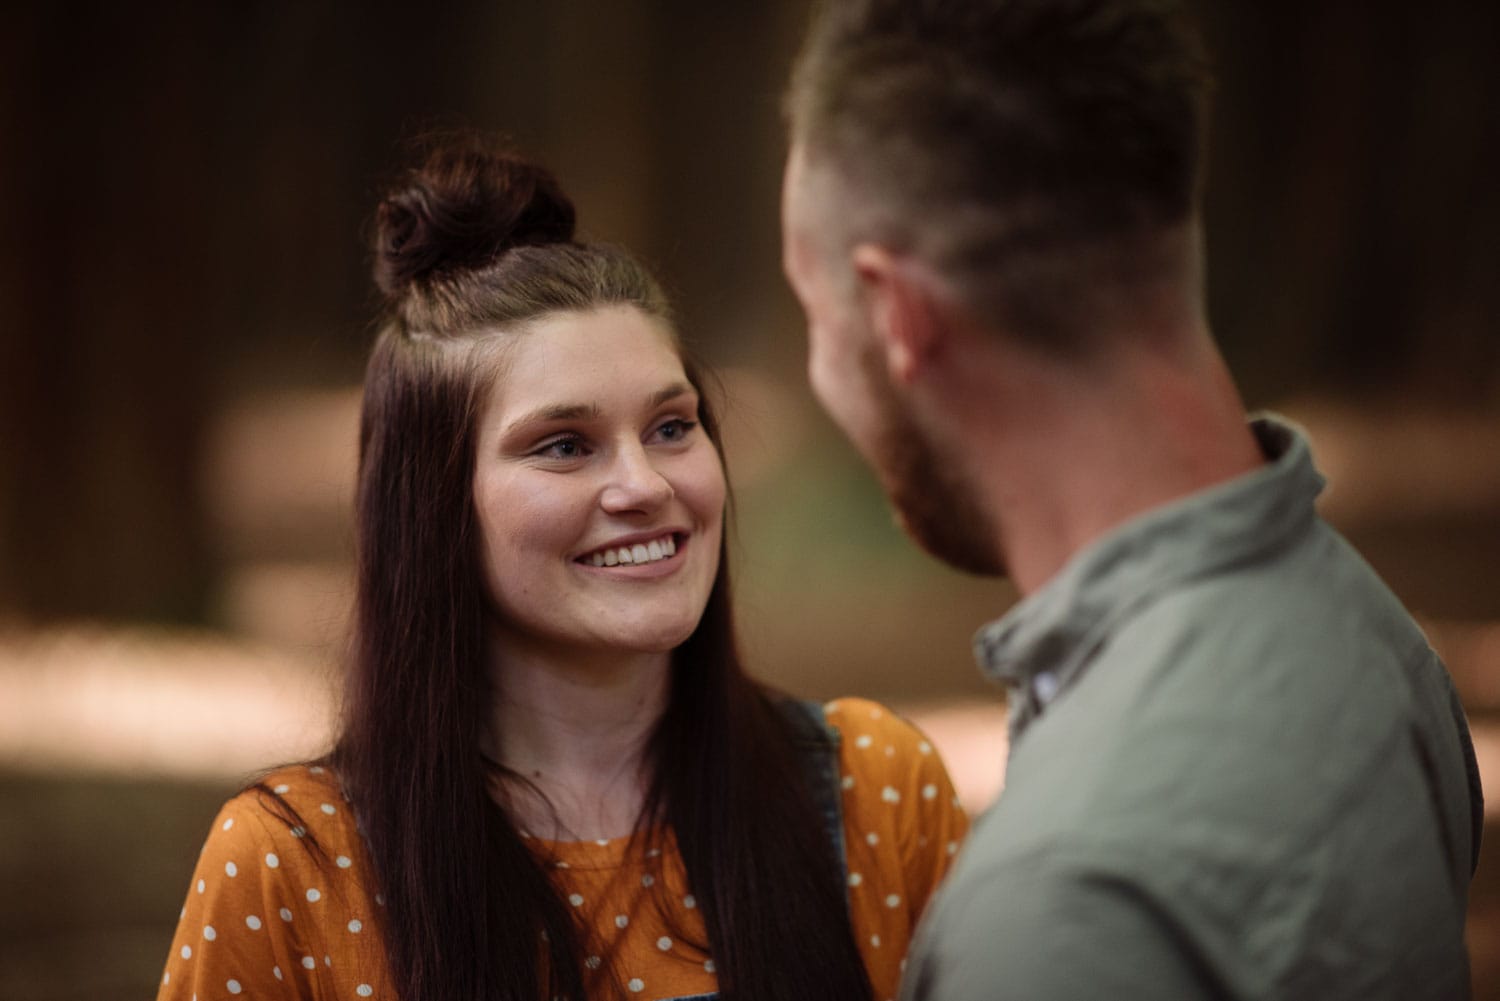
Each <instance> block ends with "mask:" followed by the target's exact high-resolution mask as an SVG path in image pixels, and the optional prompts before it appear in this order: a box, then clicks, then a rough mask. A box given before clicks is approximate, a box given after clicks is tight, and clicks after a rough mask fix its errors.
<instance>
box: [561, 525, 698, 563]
mask: <svg viewBox="0 0 1500 1001" xmlns="http://www.w3.org/2000/svg"><path fill="white" fill-rule="evenodd" d="M675 555H677V537H676V534H675V533H672V532H668V533H666V534H665V535H663V536H662V537H661V538H659V539H651V540H650V541H649V542H637V543H634V544H632V545H628V546H610V547H608V548H605V549H596V550H594V551H593V552H592V553H585V554H584V555H583V556H580V557H578V562H579V563H588V564H591V565H593V566H596V567H613V566H620V565H621V564H624V565H626V566H631V565H636V564H641V563H656V562H658V561H660V560H665V559H671V558H672V557H673V556H675Z"/></svg>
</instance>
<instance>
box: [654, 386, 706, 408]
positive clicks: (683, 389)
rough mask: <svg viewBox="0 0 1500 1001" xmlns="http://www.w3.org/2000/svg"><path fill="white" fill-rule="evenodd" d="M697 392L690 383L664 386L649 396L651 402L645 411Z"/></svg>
mask: <svg viewBox="0 0 1500 1001" xmlns="http://www.w3.org/2000/svg"><path fill="white" fill-rule="evenodd" d="M694 392H697V390H695V389H694V388H693V386H692V384H691V383H687V382H674V383H672V384H671V385H670V386H664V387H662V388H661V389H658V390H657V391H656V392H654V393H652V394H651V402H650V403H648V404H647V406H646V409H647V410H655V409H656V408H657V407H659V406H661V405H662V404H663V403H666V402H667V401H668V400H675V399H677V397H679V396H687V395H689V394H690V393H694Z"/></svg>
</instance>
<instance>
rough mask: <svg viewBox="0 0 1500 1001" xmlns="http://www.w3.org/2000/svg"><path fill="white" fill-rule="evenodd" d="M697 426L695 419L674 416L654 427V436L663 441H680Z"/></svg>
mask: <svg viewBox="0 0 1500 1001" xmlns="http://www.w3.org/2000/svg"><path fill="white" fill-rule="evenodd" d="M697 426H698V422H697V421H689V420H684V419H682V418H680V417H674V418H673V419H672V420H669V421H667V422H666V423H665V424H662V425H661V426H660V427H658V428H657V429H656V436H657V437H658V438H660V439H662V440H663V441H681V440H682V439H683V438H686V437H687V436H688V433H689V432H690V431H692V430H693V428H695V427H697Z"/></svg>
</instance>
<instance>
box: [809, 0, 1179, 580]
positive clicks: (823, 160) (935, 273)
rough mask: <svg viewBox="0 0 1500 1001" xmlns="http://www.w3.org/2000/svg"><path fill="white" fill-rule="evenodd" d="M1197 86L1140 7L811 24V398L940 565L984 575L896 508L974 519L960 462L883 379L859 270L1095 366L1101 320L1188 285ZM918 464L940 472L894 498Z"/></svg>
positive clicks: (878, 3) (917, 11)
mask: <svg viewBox="0 0 1500 1001" xmlns="http://www.w3.org/2000/svg"><path fill="white" fill-rule="evenodd" d="M1206 89H1207V73H1206V68H1205V60H1204V57H1203V53H1202V49H1201V46H1200V44H1199V42H1198V39H1197V36H1196V35H1195V34H1194V32H1193V31H1192V29H1191V27H1190V26H1189V24H1188V23H1187V20H1186V18H1185V17H1184V15H1183V14H1182V12H1181V11H1180V10H1179V9H1178V8H1177V6H1176V5H1174V4H1170V3H1164V2H1156V0H964V2H962V3H955V2H952V0H828V2H825V3H824V4H823V6H822V7H821V8H820V9H819V11H818V13H817V15H815V20H814V23H813V26H812V28H811V30H810V32H809V35H808V38H807V41H806V43H805V45H804V47H803V50H802V53H801V55H800V56H799V58H798V61H797V64H796V67H795V70H794V74H793V78H792V83H791V87H790V90H789V93H788V97H787V106H788V115H789V119H790V125H791V147H792V148H791V156H790V159H789V162H788V169H787V178H786V190H785V192H784V201H783V222H784V226H785V257H786V260H785V263H786V269H787V273H788V277H789V278H790V280H791V282H792V285H793V287H794V289H795V290H796V292H797V294H798V297H799V298H800V299H801V300H802V302H803V305H804V307H805V308H806V310H807V313H808V319H809V338H810V342H811V345H810V346H811V352H810V363H809V367H810V374H811V376H812V380H813V384H814V388H815V389H816V390H817V392H818V395H819V397H820V399H821V400H822V401H823V403H824V404H825V406H827V407H828V409H829V410H830V412H831V413H832V415H833V416H834V418H835V420H836V421H837V422H838V423H839V424H840V425H841V426H842V427H843V428H844V430H845V431H846V432H847V433H848V434H849V435H850V437H851V438H852V439H853V440H854V442H855V444H856V446H857V447H859V449H860V451H861V452H863V453H864V454H865V456H866V458H867V459H869V460H870V461H871V462H872V464H873V465H874V466H875V467H876V469H877V471H878V472H880V474H881V477H882V480H883V481H884V482H885V485H886V487H887V489H888V491H889V492H890V493H891V494H892V496H893V498H894V499H896V501H897V505H898V508H900V510H901V513H902V514H903V516H904V517H905V520H906V521H907V523H908V527H910V528H911V529H912V531H913V534H914V535H916V536H917V538H918V540H919V541H921V542H923V543H924V545H926V546H927V548H929V549H930V550H932V551H933V552H934V553H935V554H936V555H939V556H942V557H943V558H945V559H948V560H950V561H951V562H955V563H958V564H959V565H961V566H966V567H969V568H971V569H992V568H993V567H992V566H990V564H992V563H993V562H994V559H993V558H992V557H991V558H985V559H980V558H977V557H976V556H975V555H974V554H973V553H967V554H965V553H955V552H953V550H954V548H955V547H954V546H953V545H949V544H947V543H945V542H944V541H943V540H942V539H941V538H936V539H935V538H934V537H935V536H942V535H944V534H954V535H956V534H957V532H956V531H955V532H951V533H944V532H940V531H939V532H935V531H933V529H932V526H930V525H928V526H924V525H923V524H922V520H923V519H922V518H921V515H920V512H917V511H914V510H913V509H912V508H911V507H910V506H909V505H910V503H911V501H910V498H913V497H917V496H921V495H924V494H925V495H926V496H927V497H928V498H929V500H931V499H932V495H933V494H934V492H937V493H939V494H942V493H946V494H947V496H941V497H938V498H937V500H936V502H934V503H929V505H928V506H929V507H935V508H938V509H941V510H947V511H950V512H953V511H961V510H967V511H971V512H974V513H975V517H976V518H978V519H979V521H981V522H982V521H983V518H982V517H980V516H979V515H978V507H979V505H978V504H977V503H975V501H974V499H973V498H972V496H969V495H968V494H969V491H967V488H966V487H965V485H964V474H963V472H962V469H963V463H962V462H957V461H952V460H956V459H957V458H958V457H957V456H952V455H947V454H945V449H944V448H943V444H942V442H941V441H934V440H933V436H932V435H931V434H929V433H926V432H925V431H924V429H923V428H922V426H921V421H920V420H919V419H918V415H914V414H912V413H910V412H909V408H908V407H907V406H906V404H905V402H904V400H903V399H902V393H901V391H900V387H899V386H896V385H893V384H892V382H891V378H890V375H889V366H888V364H886V357H885V352H884V351H882V349H881V346H880V338H879V337H878V336H877V335H876V333H875V328H878V327H880V326H881V325H882V324H883V323H885V322H887V321H889V320H890V319H891V316H890V312H891V311H890V309H889V303H890V301H891V300H890V299H889V297H885V296H879V295H872V276H876V277H875V278H874V279H873V280H875V281H878V280H879V276H880V275H885V276H891V275H895V276H897V280H898V281H900V282H903V283H904V282H905V281H906V279H908V278H910V279H911V285H910V287H912V288H918V289H921V288H925V289H927V290H928V291H930V292H931V293H932V294H933V296H934V297H936V298H938V299H941V300H943V301H944V302H945V304H946V306H947V307H948V308H950V309H952V310H956V311H957V312H959V313H961V314H963V315H964V316H966V317H968V318H969V319H970V320H971V321H972V322H973V323H974V324H976V325H978V326H980V327H983V328H984V329H985V330H986V331H987V332H989V333H990V334H991V335H992V336H994V337H996V338H1002V339H1005V340H1007V341H1010V342H1013V343H1016V344H1019V345H1022V346H1024V347H1025V348H1027V349H1028V350H1034V351H1037V352H1040V353H1041V354H1043V355H1046V356H1049V357H1055V358H1057V359H1059V360H1061V361H1066V360H1068V359H1077V358H1082V357H1087V356H1089V355H1091V354H1093V353H1095V352H1093V351H1092V350H1091V348H1092V347H1095V346H1097V342H1098V340H1099V338H1101V337H1104V336H1107V333H1106V332H1107V331H1108V330H1109V329H1110V328H1111V327H1112V326H1117V325H1118V324H1117V323H1115V322H1114V320H1113V318H1112V317H1111V315H1110V314H1111V312H1112V311H1114V312H1117V311H1119V310H1121V309H1122V308H1123V309H1129V308H1130V304H1131V302H1132V298H1133V297H1135V298H1142V297H1144V293H1142V292H1141V291H1140V290H1142V289H1146V288H1154V287H1157V286H1159V285H1160V284H1161V282H1162V281H1163V280H1164V278H1165V279H1166V280H1168V281H1176V280H1179V279H1180V278H1181V277H1182V276H1184V275H1185V274H1187V271H1186V270H1185V269H1184V266H1183V260H1184V255H1183V248H1184V247H1185V246H1188V245H1190V244H1191V241H1190V240H1189V241H1184V239H1183V232H1184V230H1185V229H1186V228H1190V227H1191V226H1192V225H1193V223H1194V222H1195V219H1196V207H1197V198H1198V189H1199V185H1200V172H1201V168H1200V151H1201V146H1202V143H1203V131H1204V126H1205V117H1206V105H1207V99H1206ZM866 265H869V266H866ZM898 299H899V297H898ZM872 358H873V359H874V360H872ZM903 457H904V458H903ZM918 469H924V470H926V471H927V472H929V473H931V472H933V471H935V470H937V471H940V470H948V471H949V473H948V474H947V475H946V476H945V477H944V478H943V479H942V480H941V482H938V483H934V482H930V481H929V482H925V483H911V482H902V480H903V479H904V478H906V477H908V476H910V475H914V474H915V473H916V472H917V470H918ZM903 498H906V499H905V500H903ZM983 527H984V526H983V525H969V526H967V527H965V528H964V531H966V532H968V533H969V534H970V535H971V536H972V535H973V534H974V533H975V531H976V530H982V529H983ZM979 534H981V535H983V534H985V533H984V532H982V531H980V532H979ZM969 548H970V549H972V548H974V547H973V546H972V545H971V546H970V547H969ZM990 549H991V551H992V550H993V547H990ZM981 564H984V566H981Z"/></svg>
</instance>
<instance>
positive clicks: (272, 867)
mask: <svg viewBox="0 0 1500 1001" xmlns="http://www.w3.org/2000/svg"><path fill="white" fill-rule="evenodd" d="M826 713H827V720H828V722H829V723H830V724H831V725H832V726H833V727H834V728H835V729H837V730H838V731H839V733H840V738H841V739H840V744H839V771H840V774H841V776H842V784H843V809H844V836H845V845H846V861H847V868H848V873H849V879H848V882H849V903H850V913H851V916H852V919H853V923H854V932H855V936H856V938H857V941H858V943H859V947H860V950H861V952H862V954H863V956H864V960H865V965H866V967H867V968H868V969H869V971H870V980H871V982H872V983H873V984H874V987H875V992H876V993H875V997H876V998H877V999H882V998H893V997H895V995H896V988H897V984H898V982H899V980H900V976H901V970H902V968H903V966H904V965H905V963H904V960H905V956H906V950H907V946H908V944H909V943H910V940H911V936H912V932H913V929H914V928H915V926H916V923H917V918H918V917H919V916H920V915H921V913H922V908H923V907H924V905H925V904H926V903H927V900H928V897H929V896H931V894H932V891H933V889H934V888H935V887H936V886H937V883H938V881H939V880H940V879H941V878H942V876H943V875H944V873H946V872H947V870H948V866H949V864H950V863H951V861H952V859H953V856H954V854H955V853H956V852H957V851H958V844H959V840H960V839H961V838H962V837H963V835H964V833H965V831H966V829H967V820H966V818H965V815H964V813H963V811H962V810H961V809H960V808H959V806H958V801H957V798H956V797H955V796H954V793H953V788H952V786H951V784H950V783H949V780H948V775H947V773H946V772H945V771H944V769H943V765H942V762H941V761H940V760H939V758H938V756H937V754H936V752H934V751H933V749H932V747H931V745H930V744H928V743H927V741H926V740H925V739H924V738H923V736H922V734H921V733H920V732H918V731H917V730H916V729H915V728H914V727H913V726H911V725H910V724H909V723H907V722H905V721H904V720H902V719H900V718H899V717H897V716H896V715H894V714H893V713H891V712H890V711H889V710H887V709H884V708H883V707H881V706H879V705H877V704H875V703H873V702H868V701H865V700H862V699H840V700H838V701H835V702H832V703H829V705H828V706H827V707H826ZM265 781H266V784H267V785H269V786H271V787H273V788H274V789H276V790H277V791H278V792H279V793H280V794H281V795H282V796H283V797H284V798H285V800H286V801H287V802H288V803H290V804H291V805H292V806H293V807H294V808H295V809H296V810H297V812H298V813H299V814H301V816H302V817H303V818H304V820H305V823H306V825H307V826H308V827H309V828H311V829H312V833H313V834H314V835H315V836H316V838H317V840H318V842H319V844H320V845H321V847H322V848H323V851H324V853H325V854H326V856H327V857H328V859H330V860H331V863H332V864H327V863H325V864H324V865H323V866H321V867H320V866H319V865H318V864H317V863H316V861H315V860H314V859H313V857H312V855H311V853H310V852H309V851H308V849H307V847H306V845H305V844H304V842H303V841H302V838H303V836H304V835H305V834H306V833H307V832H306V831H303V830H300V829H298V828H289V827H288V825H287V824H286V823H285V822H284V821H282V820H280V819H279V818H278V817H276V815H275V814H273V813H271V812H270V811H269V810H268V809H266V807H265V806H264V805H262V803H261V802H260V800H259V797H258V794H257V793H255V792H253V791H252V792H246V793H242V794H240V795H238V796H236V797H235V798H233V799H231V800H230V801H229V802H228V803H226V804H225V806H224V808H223V809H222V810H221V811H220V812H219V815H218V817H217V818H216V819H215V820H214V823H213V827H212V828H211V829H210V831H209V835H208V839H207V841H206V843H205V844H204V847H203V853H202V855H201V856H200V858H199V860H198V865H197V868H196V871H195V872H194V873H193V877H192V881H191V884H190V885H189V887H188V893H187V902H186V904H185V905H184V907H183V909H182V914H181V918H180V920H179V922H178V926H177V933H176V936H175V937H174V939H173V942H172V949H171V952H170V953H169V955H168V957H167V965H166V969H165V971H164V972H163V973H162V980H161V988H160V991H159V992H158V994H157V998H158V1001H179V999H180V1001H189V999H197V1001H214V999H223V998H235V997H248V998H316V999H326V1001H334V999H339V1001H358V999H360V998H384V999H388V1001H390V999H394V998H395V996H396V995H395V992H394V990H393V988H392V986H391V983H390V979H389V973H388V971H387V968H386V962H385V956H384V951H383V949H382V945H381V941H380V937H379V931H378V921H379V918H378V915H379V912H380V910H381V908H382V907H384V901H383V900H382V899H381V896H380V894H378V893H376V892H375V891H374V888H373V880H372V879H371V878H370V867H369V862H368V860H367V857H366V855H365V853H364V847H363V843H362V841H361V838H360V836H359V834H358V832H357V831H356V830H355V823H354V817H353V813H352V810H351V809H350V807H349V804H348V803H347V802H345V801H344V799H343V797H342V796H341V795H340V793H339V791H338V784H337V782H336V781H334V779H333V776H331V775H330V774H328V773H327V772H326V771H325V770H323V769H320V768H318V767H316V766H313V767H306V766H297V767H292V768H286V769H282V770H280V771H278V772H276V773H274V774H272V775H270V776H268V777H267V779H266V780H265ZM629 844H630V843H629V841H628V839H624V838H619V839H615V840H613V841H599V842H593V841H589V842H553V841H540V840H539V841H537V842H536V847H537V851H538V853H539V854H540V855H541V856H542V857H543V858H544V859H546V860H548V862H549V863H550V864H552V865H554V866H555V867H556V868H557V870H558V872H557V876H558V885H559V887H560V888H561V889H562V891H563V892H565V893H566V894H567V897H568V901H569V903H571V904H572V905H573V906H574V907H576V908H578V909H579V912H580V914H581V915H582V916H583V917H584V919H585V920H586V921H587V922H589V923H590V924H591V926H592V928H593V929H594V931H595V940H596V941H598V942H601V943H605V946H606V948H602V949H601V951H602V952H606V953H607V954H606V955H600V956H589V957H587V959H586V963H587V965H588V966H589V967H590V969H598V968H599V967H600V966H601V965H603V966H605V972H612V974H613V976H612V977H606V978H602V980H601V981H600V982H604V983H610V982H613V983H615V984H617V985H618V991H619V992H620V993H619V994H618V996H619V997H621V998H624V999H629V1001H635V999H642V1001H645V999H665V998H678V997H685V996H693V995H700V994H708V993H712V992H713V991H714V990H715V989H716V979H715V975H714V963H713V957H712V956H710V955H707V954H705V953H703V952H702V951H701V950H699V949H698V948H696V947H695V946H693V945H691V944H689V943H688V942H684V941H680V940H679V938H678V934H679V933H677V932H675V931H674V929H682V932H681V934H682V935H685V936H686V937H687V938H690V939H692V940H694V941H697V942H703V941H706V940H707V936H706V935H705V933H704V930H703V922H702V918H701V917H700V916H699V915H698V914H697V910H696V907H697V902H696V901H695V900H694V899H693V895H692V891H691V888H690V887H688V886H687V885H686V884H687V880H686V874H685V871H684V869H683V866H682V863H681V860H680V858H678V857H677V854H676V852H675V850H673V848H672V842H671V840H670V839H668V840H667V842H666V846H665V851H658V850H647V849H644V848H642V849H638V851H639V853H640V854H639V856H638V857H630V854H629ZM664 914H665V917H664Z"/></svg>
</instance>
